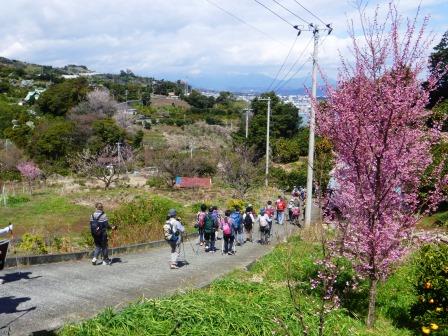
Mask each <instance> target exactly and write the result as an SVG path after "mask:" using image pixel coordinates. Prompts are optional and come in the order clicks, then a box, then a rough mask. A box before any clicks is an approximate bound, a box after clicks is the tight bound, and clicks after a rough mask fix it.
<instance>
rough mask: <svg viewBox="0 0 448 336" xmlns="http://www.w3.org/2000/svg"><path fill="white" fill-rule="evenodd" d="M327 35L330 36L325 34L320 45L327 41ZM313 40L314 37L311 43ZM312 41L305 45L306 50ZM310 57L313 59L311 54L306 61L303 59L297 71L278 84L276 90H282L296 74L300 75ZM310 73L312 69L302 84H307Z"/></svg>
mask: <svg viewBox="0 0 448 336" xmlns="http://www.w3.org/2000/svg"><path fill="white" fill-rule="evenodd" d="M327 37H328V35H326V36H324V38H323V39H322V40H321V41H320V42H319V46H321V45H322V44H323V43H324V42H325V40H326V39H327ZM311 41H312V39H311V40H310V43H311ZM310 43H308V44H307V46H306V47H305V49H304V50H306V49H307V48H308V46H309V44H310ZM300 57H301V55H300V56H299V59H300ZM310 59H311V56H308V58H307V59H306V60H305V61H303V63H302V64H301V65H300V67H299V68H298V69H297V71H296V72H294V74H292V76H291V77H289V78H288V79H287V80H286V81H284V82H283V83H281V84H280V85H278V86H277V87H276V88H274V90H280V89H281V88H283V87H284V86H285V85H286V84H288V83H289V82H290V81H291V80H292V79H293V78H294V77H295V76H297V75H298V73H299V72H300V71H301V70H302V69H303V67H304V66H305V64H306V63H307V62H308V61H309V60H310ZM293 67H294V66H293ZM293 67H291V69H292V68H293ZM309 73H310V71H308V72H307V75H306V76H305V79H304V80H303V82H302V84H301V86H303V85H305V82H306V77H307V76H308V74H309ZM285 78H286V76H285V77H283V79H282V80H284V79H285Z"/></svg>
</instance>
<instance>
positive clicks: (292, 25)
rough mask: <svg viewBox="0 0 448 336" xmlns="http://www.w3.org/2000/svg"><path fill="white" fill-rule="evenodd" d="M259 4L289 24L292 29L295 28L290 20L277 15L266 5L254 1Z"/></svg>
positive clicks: (256, 0)
mask: <svg viewBox="0 0 448 336" xmlns="http://www.w3.org/2000/svg"><path fill="white" fill-rule="evenodd" d="M254 1H255V2H256V3H257V4H259V5H260V6H263V7H264V8H266V9H267V10H268V11H270V12H271V13H272V14H274V15H275V16H276V17H278V18H279V19H280V20H282V21H284V22H286V23H287V24H289V25H290V26H291V27H294V25H293V24H292V23H291V22H289V21H288V20H286V19H285V18H284V17H283V16H281V15H279V14H277V13H276V12H275V11H273V10H272V9H270V8H269V7H268V6H266V5H265V4H263V3H261V2H260V1H258V0H254Z"/></svg>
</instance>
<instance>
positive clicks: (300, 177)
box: [270, 167, 306, 190]
mask: <svg viewBox="0 0 448 336" xmlns="http://www.w3.org/2000/svg"><path fill="white" fill-rule="evenodd" d="M270 177H271V179H272V182H274V184H275V185H277V187H279V188H280V189H283V190H292V188H293V186H299V185H302V186H303V185H306V171H305V169H301V170H293V171H291V172H287V171H285V170H284V169H282V168H275V167H273V168H272V169H271V171H270Z"/></svg>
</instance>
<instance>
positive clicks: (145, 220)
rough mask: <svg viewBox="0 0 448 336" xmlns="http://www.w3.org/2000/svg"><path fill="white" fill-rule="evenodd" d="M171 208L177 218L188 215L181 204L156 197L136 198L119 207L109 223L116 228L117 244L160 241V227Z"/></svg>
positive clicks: (161, 231)
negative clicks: (174, 210) (175, 212)
mask: <svg viewBox="0 0 448 336" xmlns="http://www.w3.org/2000/svg"><path fill="white" fill-rule="evenodd" d="M172 208H174V209H176V210H177V216H178V217H184V216H185V215H187V216H188V215H189V214H188V213H187V211H186V210H185V209H184V208H183V207H182V205H181V204H179V203H177V202H174V201H173V200H171V199H169V198H164V197H158V196H153V197H149V198H148V197H136V198H135V199H134V200H133V201H132V202H130V203H125V204H123V205H121V206H120V207H119V208H118V209H116V210H114V211H113V212H112V214H111V216H110V222H111V223H112V224H113V225H117V226H118V232H117V234H116V235H117V243H121V244H124V243H131V242H145V241H151V240H157V239H161V238H162V237H163V229H162V226H163V224H164V223H165V221H166V216H167V213H168V210H169V209H172ZM186 222H187V221H185V223H186Z"/></svg>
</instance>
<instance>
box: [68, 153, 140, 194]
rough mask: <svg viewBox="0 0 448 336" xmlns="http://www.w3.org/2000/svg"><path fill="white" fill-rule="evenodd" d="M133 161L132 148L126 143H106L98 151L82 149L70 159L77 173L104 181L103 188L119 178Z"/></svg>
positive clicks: (106, 187)
mask: <svg viewBox="0 0 448 336" xmlns="http://www.w3.org/2000/svg"><path fill="white" fill-rule="evenodd" d="M133 161H134V156H133V153H132V150H131V148H130V147H129V146H127V145H122V146H120V147H118V146H112V145H107V146H106V147H104V148H103V149H102V150H101V151H99V152H98V153H93V152H91V151H90V150H89V149H84V150H83V151H82V152H81V153H78V154H77V155H76V156H75V158H74V159H73V160H72V167H73V168H74V169H75V170H76V171H77V172H78V173H79V174H82V175H85V176H88V177H92V178H95V179H97V180H100V181H102V182H103V183H104V189H108V188H109V187H110V185H111V184H112V183H113V182H117V181H118V180H119V179H120V174H123V173H124V172H125V171H126V170H127V169H129V168H130V167H131V165H132V163H133Z"/></svg>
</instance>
